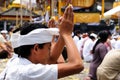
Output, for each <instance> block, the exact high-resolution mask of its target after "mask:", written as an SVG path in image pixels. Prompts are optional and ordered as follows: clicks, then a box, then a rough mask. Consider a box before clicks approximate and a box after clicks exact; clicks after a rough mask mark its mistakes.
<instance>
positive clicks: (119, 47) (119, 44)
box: [115, 40, 120, 49]
mask: <svg viewBox="0 0 120 80" xmlns="http://www.w3.org/2000/svg"><path fill="white" fill-rule="evenodd" d="M115 49H120V40H117V41H116V43H115Z"/></svg>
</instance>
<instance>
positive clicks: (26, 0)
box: [13, 0, 36, 7]
mask: <svg viewBox="0 0 120 80" xmlns="http://www.w3.org/2000/svg"><path fill="white" fill-rule="evenodd" d="M21 1H22V4H23V5H25V6H27V7H30V0H15V1H13V3H17V4H20V2H21ZM35 5H36V0H31V6H32V7H34V6H35Z"/></svg>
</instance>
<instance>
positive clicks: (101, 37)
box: [85, 30, 109, 80]
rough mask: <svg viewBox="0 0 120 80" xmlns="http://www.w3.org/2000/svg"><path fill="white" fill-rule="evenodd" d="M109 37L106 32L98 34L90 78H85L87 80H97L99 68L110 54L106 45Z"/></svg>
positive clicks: (93, 51)
mask: <svg viewBox="0 0 120 80" xmlns="http://www.w3.org/2000/svg"><path fill="white" fill-rule="evenodd" d="M108 37H109V33H108V31H106V30H103V31H100V32H99V33H98V40H97V41H96V43H95V45H94V47H93V50H92V54H93V60H92V62H91V63H90V68H89V74H88V77H86V78H85V80H97V76H96V71H97V68H98V66H99V65H100V64H101V62H102V60H103V59H104V57H105V55H106V54H107V52H108V49H107V47H106V45H105V42H106V41H107V39H108Z"/></svg>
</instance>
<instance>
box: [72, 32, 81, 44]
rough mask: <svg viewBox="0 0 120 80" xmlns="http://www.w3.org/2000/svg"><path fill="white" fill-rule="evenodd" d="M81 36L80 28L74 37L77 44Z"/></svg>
mask: <svg viewBox="0 0 120 80" xmlns="http://www.w3.org/2000/svg"><path fill="white" fill-rule="evenodd" d="M80 36H81V33H80V31H79V30H76V31H75V32H74V37H73V40H74V42H75V44H76V45H77V43H78V41H79V40H80V39H81V37H80Z"/></svg>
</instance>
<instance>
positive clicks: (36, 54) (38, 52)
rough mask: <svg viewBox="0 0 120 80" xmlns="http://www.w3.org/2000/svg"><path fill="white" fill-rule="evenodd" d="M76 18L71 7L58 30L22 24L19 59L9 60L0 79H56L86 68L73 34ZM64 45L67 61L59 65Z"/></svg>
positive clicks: (66, 11)
mask: <svg viewBox="0 0 120 80" xmlns="http://www.w3.org/2000/svg"><path fill="white" fill-rule="evenodd" d="M73 19H74V17H73V10H72V7H71V6H69V7H67V8H66V10H65V12H64V15H63V18H62V20H61V22H60V23H59V29H56V28H47V27H46V26H45V25H43V24H35V23H33V24H31V23H30V24H27V25H23V27H22V29H21V31H20V37H19V40H18V45H19V52H18V58H16V59H14V60H13V61H12V62H10V63H9V65H8V66H7V67H6V69H5V70H4V71H3V72H2V73H1V74H0V80H2V79H5V80H6V79H9V80H28V79H31V80H57V79H58V78H62V77H65V76H68V75H72V74H76V73H79V72H81V71H82V70H83V68H84V67H83V63H82V59H81V57H80V55H79V54H78V50H77V47H76V45H75V43H74V41H73V39H72V36H71V33H72V31H73V24H74V23H73ZM38 27H39V28H38ZM57 33H59V38H58V41H57V43H56V44H54V46H51V40H52V37H53V35H55V34H57ZM65 45H66V48H67V51H68V52H67V55H68V62H67V63H60V64H58V63H57V60H58V58H59V56H60V55H61V52H62V50H63V47H64V46H65ZM15 73H16V74H15Z"/></svg>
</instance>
